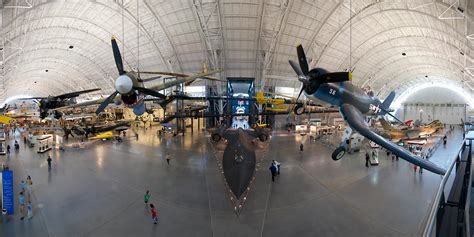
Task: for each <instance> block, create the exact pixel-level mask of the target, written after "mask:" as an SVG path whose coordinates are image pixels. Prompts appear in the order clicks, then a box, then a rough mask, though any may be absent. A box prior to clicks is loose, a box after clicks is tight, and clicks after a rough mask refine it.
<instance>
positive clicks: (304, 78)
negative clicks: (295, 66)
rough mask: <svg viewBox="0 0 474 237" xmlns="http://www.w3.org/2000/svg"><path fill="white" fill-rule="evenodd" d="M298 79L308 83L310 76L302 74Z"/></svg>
mask: <svg viewBox="0 0 474 237" xmlns="http://www.w3.org/2000/svg"><path fill="white" fill-rule="evenodd" d="M298 81H300V82H302V83H306V82H308V78H307V77H306V76H305V75H300V76H298Z"/></svg>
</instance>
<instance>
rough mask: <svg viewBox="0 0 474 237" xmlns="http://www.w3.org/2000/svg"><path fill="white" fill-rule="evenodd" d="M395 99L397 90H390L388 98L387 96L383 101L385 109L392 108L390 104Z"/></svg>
mask: <svg viewBox="0 0 474 237" xmlns="http://www.w3.org/2000/svg"><path fill="white" fill-rule="evenodd" d="M393 99H395V91H392V92H390V94H389V95H388V96H387V98H385V100H384V101H383V102H382V105H383V108H384V109H385V110H388V109H389V108H390V105H391V104H392V102H393Z"/></svg>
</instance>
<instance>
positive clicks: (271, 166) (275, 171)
mask: <svg viewBox="0 0 474 237" xmlns="http://www.w3.org/2000/svg"><path fill="white" fill-rule="evenodd" d="M269 169H270V172H271V173H272V182H275V175H276V173H277V167H276V166H275V165H274V164H273V163H272V164H271V165H270V168H269Z"/></svg>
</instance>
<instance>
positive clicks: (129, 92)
mask: <svg viewBox="0 0 474 237" xmlns="http://www.w3.org/2000/svg"><path fill="white" fill-rule="evenodd" d="M111 44H112V51H113V54H114V59H115V65H116V67H117V70H118V74H119V76H118V77H117V79H116V80H115V91H114V92H113V93H112V94H111V95H109V96H108V97H107V98H105V99H98V100H92V101H86V102H84V103H79V104H75V105H71V106H65V107H61V108H58V109H59V110H61V109H67V108H73V107H83V106H89V105H96V104H100V105H99V107H98V108H97V110H96V111H95V112H96V114H99V113H101V112H103V111H104V109H105V108H106V107H107V106H108V105H109V104H110V103H113V102H116V103H117V102H118V103H121V102H123V104H125V105H126V106H127V107H131V108H133V112H134V113H135V115H138V116H140V115H142V114H144V113H145V110H146V108H145V103H144V99H145V97H146V96H147V95H150V96H153V97H157V98H161V99H164V100H166V99H167V96H166V95H163V94H161V93H159V92H158V91H161V90H164V89H166V88H169V87H173V86H176V85H179V84H182V83H187V82H190V81H193V80H195V79H197V78H205V79H210V80H218V81H222V80H219V79H216V78H212V77H207V76H208V75H211V74H215V73H218V72H220V71H221V70H213V71H205V72H202V73H198V74H195V75H191V76H187V75H184V74H176V73H165V72H140V71H137V72H134V71H130V72H127V71H125V70H124V67H123V62H122V56H121V53H120V49H119V47H118V45H117V42H116V40H115V37H112V40H111ZM141 73H142V74H166V75H172V76H176V77H179V76H185V77H184V78H179V79H178V78H177V79H176V80H173V81H169V82H166V83H162V84H158V85H155V86H152V87H149V88H145V87H144V82H149V81H152V80H156V79H159V78H161V76H156V77H151V78H146V79H142V78H141V77H140V74H141Z"/></svg>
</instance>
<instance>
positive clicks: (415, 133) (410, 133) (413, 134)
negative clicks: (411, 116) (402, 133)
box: [406, 129, 421, 139]
mask: <svg viewBox="0 0 474 237" xmlns="http://www.w3.org/2000/svg"><path fill="white" fill-rule="evenodd" d="M420 133H421V131H420V130H417V129H413V130H409V131H406V135H407V137H408V138H409V139H414V138H417V137H419V136H420Z"/></svg>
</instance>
